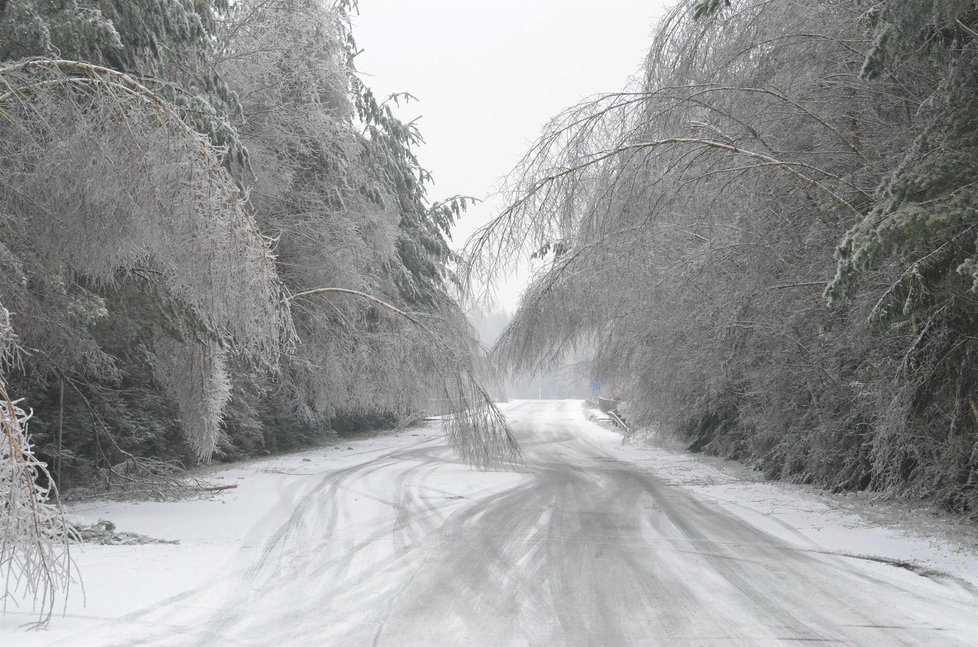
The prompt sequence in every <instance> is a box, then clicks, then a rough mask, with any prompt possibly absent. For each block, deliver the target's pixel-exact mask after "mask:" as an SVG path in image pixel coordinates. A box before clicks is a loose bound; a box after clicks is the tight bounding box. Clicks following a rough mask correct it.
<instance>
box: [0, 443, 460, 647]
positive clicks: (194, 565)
mask: <svg viewBox="0 0 978 647" xmlns="http://www.w3.org/2000/svg"><path fill="white" fill-rule="evenodd" d="M441 437H442V434H441V431H440V430H438V429H435V428H432V427H430V426H427V427H422V428H412V429H406V430H403V431H400V432H389V433H386V434H384V433H381V434H378V435H373V436H369V437H360V438H357V439H355V440H353V439H341V440H339V441H337V444H336V445H333V446H322V447H317V448H314V449H309V450H304V451H299V452H296V453H291V454H284V455H279V456H275V457H271V458H265V459H252V460H249V461H247V462H242V463H235V464H232V465H224V466H212V467H208V468H205V469H203V470H200V471H196V472H195V473H194V474H193V475H192V476H196V477H201V476H203V477H205V478H207V479H208V480H210V481H212V482H213V483H214V484H215V485H232V484H233V485H236V486H237V487H235V488H233V489H227V490H224V491H221V492H217V493H215V494H213V495H211V496H205V497H200V498H193V499H187V500H181V501H162V502H145V501H144V502H140V501H93V502H85V503H77V504H69V505H68V506H66V509H67V513H68V515H69V518H70V519H71V520H72V521H73V522H77V523H84V524H92V523H95V522H97V521H99V520H102V519H105V520H109V521H111V522H112V523H113V524H115V527H116V529H117V530H118V531H120V532H135V533H139V534H143V535H147V536H149V537H153V538H157V539H164V540H177V541H178V542H179V543H178V544H144V545H130V546H112V545H109V546H104V545H92V544H80V545H79V544H75V545H73V546H72V549H71V550H72V557H73V559H74V561H75V564H76V566H77V568H78V572H80V573H81V577H82V582H81V583H80V584H79V585H76V586H74V587H73V590H72V591H71V592H70V595H69V597H68V600H67V603H66V604H65V605H64V607H63V608H64V615H62V614H61V613H60V611H61V608H59V607H56V609H55V616H54V617H53V618H52V620H51V623H50V625H49V626H48V627H47V628H46V629H42V630H36V631H25V630H24V629H23V626H24V625H26V624H28V623H31V622H33V621H34V620H36V618H37V614H36V612H34V611H33V610H32V608H31V605H30V601H24V600H20V601H18V600H14V599H12V600H9V601H8V602H7V612H6V613H5V614H2V615H0V645H3V647H13V646H14V645H24V646H42V645H50V644H55V643H61V642H63V641H69V642H70V639H71V637H72V636H76V635H79V634H81V635H84V632H86V631H88V630H90V629H92V628H94V627H95V626H97V625H99V624H100V623H102V622H105V621H112V620H114V619H118V620H123V619H128V624H129V626H135V625H138V622H139V621H138V620H137V621H136V622H133V618H134V617H135V616H140V615H142V614H145V613H148V612H150V611H151V610H152V609H154V608H155V607H157V606H159V605H160V604H161V603H162V602H163V601H169V602H170V603H171V604H172V603H173V601H174V598H178V597H180V596H182V595H184V594H185V593H186V592H188V591H198V590H202V589H204V588H209V589H211V590H210V591H207V592H206V593H205V594H204V595H195V596H194V598H193V604H194V605H198V606H199V607H201V608H200V609H198V610H199V611H203V610H204V609H203V608H204V607H206V606H208V605H209V603H210V602H213V603H214V604H215V605H216V604H217V603H218V601H219V600H220V599H223V597H224V596H226V594H227V590H226V589H225V588H222V587H221V586H214V583H215V582H220V581H221V580H222V579H226V580H228V582H229V585H230V584H232V583H233V582H234V578H230V577H228V576H229V575H230V574H232V573H236V572H238V571H240V570H241V569H242V568H243V567H245V566H246V564H242V563H240V554H241V551H248V550H251V549H257V548H259V547H260V546H262V545H263V544H264V543H265V541H266V540H267V539H268V536H269V535H270V534H271V533H272V532H274V530H275V529H276V528H277V527H279V526H280V525H281V524H282V523H284V521H285V520H286V519H287V518H288V516H289V514H290V513H291V512H292V509H293V507H294V505H293V504H294V502H295V500H297V499H298V498H300V497H301V496H302V495H303V494H304V493H305V492H306V491H308V490H309V489H310V488H313V487H314V486H315V484H316V482H317V479H318V478H319V477H321V476H322V475H323V474H324V473H328V472H332V471H337V470H342V469H344V468H347V467H350V466H353V465H357V464H360V463H364V462H368V461H370V460H373V459H374V458H376V457H377V456H381V455H383V454H385V453H387V452H390V451H392V450H396V449H403V448H405V447H409V446H412V445H416V444H422V443H425V442H431V441H435V440H439V439H441ZM205 585H206V587H205ZM83 589H84V590H83ZM177 604H179V602H177ZM190 611H192V610H190V609H188V612H190ZM114 638H117V639H119V640H121V641H123V643H124V642H125V635H116V636H114ZM81 640H82V641H81V642H76V643H74V644H79V645H87V644H89V643H86V642H84V640H85V639H81Z"/></svg>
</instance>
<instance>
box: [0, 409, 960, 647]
mask: <svg viewBox="0 0 978 647" xmlns="http://www.w3.org/2000/svg"><path fill="white" fill-rule="evenodd" d="M517 406H519V403H513V404H510V405H506V406H504V409H509V408H512V407H517ZM559 411H560V412H561V413H562V415H564V414H567V412H571V413H570V414H568V415H570V416H571V418H572V427H573V433H574V434H575V435H577V436H579V437H580V440H581V441H583V442H585V443H587V444H588V445H590V446H593V447H595V448H597V449H598V450H599V451H600V452H604V453H606V454H607V455H608V457H609V458H613V459H615V460H619V461H623V462H627V463H633V464H635V465H638V466H640V467H641V468H643V469H645V470H648V471H650V472H652V473H653V474H654V475H655V476H656V477H657V478H658V479H660V480H662V481H665V482H666V483H667V484H668V485H670V486H673V487H676V488H680V489H682V490H686V491H689V492H692V493H694V494H695V496H696V497H698V498H699V499H701V500H703V501H705V502H707V503H709V502H714V503H716V504H717V505H719V506H720V507H722V508H723V509H724V510H726V511H728V512H730V513H732V514H734V515H736V516H737V517H740V518H742V519H744V520H746V521H747V522H749V523H750V524H752V525H754V526H755V527H757V528H759V529H760V530H763V531H764V532H766V533H769V534H772V535H774V536H776V537H779V538H781V539H783V540H784V541H785V542H787V543H788V544H790V545H792V546H797V547H799V548H802V549H804V550H806V551H811V552H814V553H818V552H821V551H824V552H826V553H836V554H847V555H853V556H869V557H881V558H886V559H891V560H898V561H903V562H912V563H913V564H915V565H916V566H917V567H919V568H921V569H924V570H927V571H934V573H927V575H928V577H927V578H923V577H919V576H917V575H911V574H910V573H907V574H906V579H905V581H906V582H909V583H911V584H912V583H913V582H914V581H915V580H914V578H918V579H919V580H920V582H921V586H924V585H925V584H926V582H927V580H928V579H930V580H937V579H942V578H944V577H945V576H946V577H949V578H953V580H952V581H953V582H954V583H957V584H956V586H957V587H958V588H957V589H955V588H954V587H953V586H952V588H951V589H948V590H951V591H954V590H959V591H960V593H959V594H958V599H959V602H961V603H964V604H970V599H971V598H969V597H968V596H969V595H973V592H974V591H975V590H978V554H976V552H975V551H974V550H968V549H967V547H962V546H960V545H952V544H950V543H948V542H947V541H944V540H942V539H939V538H935V537H931V536H928V535H927V534H925V532H924V531H925V530H926V529H921V528H909V529H901V528H897V527H881V526H879V525H877V524H875V523H871V522H870V521H868V520H867V519H866V518H864V517H862V516H860V515H858V514H855V513H853V512H850V511H846V510H842V509H840V508H839V506H838V505H836V504H834V503H831V502H830V501H827V498H826V497H821V496H819V495H818V494H817V493H814V492H813V491H811V490H810V489H806V488H802V487H797V486H790V485H784V484H771V483H763V482H757V481H756V480H753V478H751V477H750V475H749V474H745V473H744V472H743V471H742V470H741V471H738V470H737V469H730V468H728V467H726V466H724V465H722V464H719V463H718V461H715V460H710V459H706V460H704V459H703V458H702V457H698V456H693V455H689V454H685V453H682V452H678V451H675V450H673V449H667V448H664V447H652V446H623V445H622V443H621V436H620V434H618V433H617V432H615V431H612V430H609V429H607V428H605V427H603V426H602V425H600V424H596V423H589V422H586V421H585V420H584V418H585V416H586V415H587V413H586V412H585V411H584V410H583V409H582V408H580V409H579V408H577V407H571V406H562V407H561V408H560V409H559ZM578 411H579V413H577V412H578ZM348 447H351V448H352V449H348ZM346 475H349V477H350V478H346ZM745 476H746V478H744V477H745ZM209 478H211V479H214V480H215V482H216V483H217V484H237V485H238V487H237V488H236V489H232V490H227V491H224V492H222V493H219V494H217V495H215V496H213V497H211V498H207V499H200V500H188V501H180V502H161V503H150V502H144V503H120V502H104V503H88V504H83V505H75V506H72V507H71V508H70V510H69V512H70V514H71V515H72V516H73V517H74V518H76V519H79V520H83V521H84V522H86V523H93V522H95V521H98V520H99V519H108V520H110V521H112V522H113V523H114V524H115V525H116V528H117V530H119V531H129V532H138V533H142V534H145V535H148V536H151V537H156V538H161V539H176V540H179V542H180V543H179V544H178V545H162V544H149V545H134V546H95V545H84V546H78V547H75V548H74V549H73V554H74V557H75V560H76V562H77V565H78V568H79V570H80V571H81V573H82V575H83V578H84V588H85V595H84V597H83V596H82V595H81V590H80V589H78V588H76V590H75V591H73V594H72V596H71V597H70V598H69V600H68V602H67V606H66V609H65V615H64V616H60V615H58V616H56V617H55V618H54V619H53V620H52V621H51V623H50V626H49V627H48V628H47V629H44V630H38V631H26V630H24V629H22V628H21V625H24V624H25V623H29V622H31V621H33V620H35V619H36V615H35V614H34V613H33V612H32V610H31V609H30V608H29V605H27V603H24V604H25V606H23V607H22V608H13V607H11V606H10V605H8V611H7V613H6V614H5V615H3V616H0V645H2V646H3V647H18V646H42V645H43V646H47V645H80V646H82V647H85V646H89V645H91V646H96V645H99V646H101V645H129V644H153V645H170V644H206V645H223V644H269V643H262V642H261V639H260V638H256V637H260V636H268V637H269V638H268V639H269V640H271V637H272V636H277V640H276V642H278V643H280V644H324V645H332V644H335V645H341V644H343V645H345V644H370V643H371V641H370V639H369V636H366V634H369V632H371V631H374V628H373V627H374V626H379V627H380V629H376V631H377V632H378V633H377V634H376V637H375V638H374V640H375V641H376V640H377V638H379V636H380V633H379V632H380V631H381V630H382V629H383V623H384V621H383V620H380V621H378V620H377V615H378V614H379V613H381V612H380V611H379V610H377V609H361V608H358V607H357V602H358V600H361V599H363V598H364V597H370V598H371V599H372V600H374V603H375V606H376V605H377V604H380V602H382V601H387V602H388V606H390V605H393V604H394V603H395V600H397V599H398V598H397V596H398V593H399V592H400V591H401V590H402V589H403V588H404V587H407V586H408V584H409V583H410V581H411V579H412V578H413V577H414V575H413V573H415V572H418V571H420V570H421V569H437V568H438V567H439V566H441V567H443V568H446V565H445V564H441V565H439V564H438V557H437V556H438V551H437V550H436V549H435V548H434V547H433V545H434V544H435V543H437V541H446V540H447V541H451V532H452V531H451V530H446V528H449V529H450V528H455V527H457V528H458V532H463V531H464V530H465V529H466V528H467V527H468V526H466V525H465V524H469V523H476V524H477V523H478V522H479V517H478V514H482V513H477V515H476V516H475V517H473V518H467V519H463V518H462V513H463V512H464V511H465V510H466V509H467V506H470V505H472V504H473V503H474V502H480V501H490V502H491V501H493V500H496V498H498V497H501V496H502V495H505V494H506V493H509V492H514V491H517V490H518V488H519V487H521V486H525V485H526V484H527V483H528V482H529V480H530V479H531V478H532V475H528V474H527V473H514V472H479V471H475V470H471V469H469V468H467V467H465V466H463V465H460V464H458V462H457V461H455V460H453V458H452V456H451V454H450V453H449V452H448V451H447V450H446V449H445V448H444V446H443V441H442V439H441V435H440V432H439V431H437V430H436V429H428V428H426V429H421V430H417V429H415V430H407V431H404V432H401V433H399V434H393V435H386V436H379V437H375V438H369V439H364V440H357V441H352V442H342V443H341V444H340V445H338V446H336V447H334V448H319V449H315V450H310V451H305V452H299V453H295V454H290V455H286V456H280V457H276V458H270V459H267V460H256V461H252V462H248V463H244V464H239V465H235V466H231V467H228V468H226V469H220V470H217V471H214V472H212V473H210V474H209ZM491 511H492V508H491V507H489V508H486V514H488V513H489V512H491ZM545 518H546V517H545V516H541V517H540V519H541V520H543V519H545ZM453 523H455V525H453ZM540 523H542V521H541V522H540ZM528 528H529V530H528V531H524V534H527V533H532V532H534V530H533V527H528ZM971 538H973V539H976V540H978V533H973V534H972V535H971ZM517 539H519V538H517ZM476 545H478V544H476ZM422 546H424V547H429V548H431V549H428V548H425V549H423V550H422V549H417V550H412V549H415V548H418V547H422ZM268 551H272V552H273V553H274V554H270V553H269V552H268ZM527 554H528V555H530V556H532V554H531V553H527ZM286 555H287V556H288V558H287V561H276V560H284V559H285V558H284V557H283V556H286ZM297 556H298V557H297ZM853 561H854V562H856V561H858V562H859V563H860V564H862V565H863V566H868V567H869V568H870V569H873V568H876V567H878V568H879V569H892V568H893V567H891V566H885V565H882V564H879V565H874V564H872V563H867V562H866V561H865V560H863V559H858V558H857V557H854V558H853ZM515 566H518V564H516V565H514V567H515ZM918 572H920V571H918ZM888 577H889V576H888ZM327 580H328V582H327ZM320 581H322V583H321V584H318V582H320ZM295 582H299V583H300V584H299V585H295V586H293V583H295ZM337 583H342V584H343V585H342V586H338V585H337ZM317 586H321V589H315V588H313V589H312V590H310V587H317ZM378 588H380V589H384V590H378ZM324 600H328V602H324ZM419 604H420V602H419ZM327 606H328V609H329V612H330V617H329V619H328V623H326V624H327V625H328V626H335V627H336V631H335V634H331V635H335V636H344V635H356V636H360V635H361V634H360V633H356V632H358V631H359V632H361V633H364V632H366V633H364V635H365V636H366V637H365V638H364V641H363V642H356V643H345V642H331V641H330V640H328V639H327V638H326V637H323V638H320V639H319V640H316V639H314V638H311V637H310V636H316V635H319V636H323V634H321V633H320V634H316V633H309V634H302V633H301V632H302V631H303V630H305V627H304V625H305V623H306V619H308V618H310V617H311V616H314V615H317V614H323V613H326V608H327ZM244 609H247V610H248V611H247V613H245V612H244V611H243V610H244ZM976 611H978V609H976ZM263 613H264V614H265V615H264V616H263ZM266 616H267V617H266ZM447 621H448V620H446V622H447ZM935 622H938V620H936V619H935ZM976 622H978V620H976ZM269 623H275V624H276V626H275V627H271V628H270V627H269V626H268V625H269ZM323 624H324V623H323V620H322V618H319V624H317V625H315V626H314V627H313V626H310V627H308V630H309V631H310V632H313V631H314V630H315V631H319V632H321V631H322V625H323ZM279 625H280V626H279ZM222 627H227V628H228V631H229V632H230V631H232V630H233V631H235V632H237V633H235V634H234V636H235V637H236V638H235V640H234V642H233V643H232V641H231V640H230V639H228V640H227V641H225V640H223V637H224V636H225V634H223V633H221V628H222ZM461 629H462V628H461V627H460V631H461ZM249 632H251V633H249ZM227 636H231V634H230V633H228V634H227ZM249 636H251V640H250V641H249ZM976 638H978V629H976ZM256 640H257V642H256ZM487 640H488V639H487ZM432 644H434V643H432ZM487 644H488V642H487ZM494 644H496V643H494ZM500 644H502V643H500ZM538 644H541V643H538ZM543 644H546V643H543ZM738 644H739V643H738ZM765 644H767V643H765ZM935 644H936V643H935ZM976 644H978V642H976Z"/></svg>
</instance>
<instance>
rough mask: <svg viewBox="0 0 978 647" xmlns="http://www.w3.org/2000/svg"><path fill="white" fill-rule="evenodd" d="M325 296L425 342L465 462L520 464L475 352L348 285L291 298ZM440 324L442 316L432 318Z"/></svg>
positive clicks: (452, 438)
mask: <svg viewBox="0 0 978 647" xmlns="http://www.w3.org/2000/svg"><path fill="white" fill-rule="evenodd" d="M326 294H343V295H347V296H352V297H356V298H358V299H362V300H364V301H367V302H368V303H370V304H372V305H375V306H379V307H381V308H383V309H384V310H386V311H388V312H391V313H393V314H394V315H396V316H397V317H398V318H400V319H403V320H405V321H407V322H408V323H410V324H411V326H412V327H413V328H414V329H416V330H417V331H419V332H420V333H421V334H422V335H423V336H424V338H425V339H426V340H427V342H428V344H427V350H426V354H427V355H428V356H429V360H430V361H431V362H432V363H433V364H434V365H435V366H436V367H437V369H438V370H439V371H440V372H441V373H442V375H441V376H440V379H438V380H436V381H437V382H438V383H439V384H440V387H438V388H439V389H440V391H441V392H442V394H443V395H444V397H445V399H447V400H448V401H449V403H450V408H451V414H450V415H448V416H446V417H445V418H444V419H443V423H444V426H445V432H446V435H447V437H448V440H449V442H450V444H451V445H452V447H453V448H454V449H455V450H456V451H457V452H458V453H459V455H460V456H461V457H462V458H463V460H465V461H466V462H468V463H470V464H472V465H475V466H477V467H479V468H481V469H490V468H493V467H497V466H500V465H506V464H513V463H519V462H521V460H522V458H521V451H520V448H519V443H518V442H517V441H516V438H515V436H514V435H513V432H512V430H511V429H510V428H509V424H508V423H507V422H506V417H505V416H504V415H503V413H502V412H501V411H500V410H499V408H498V407H497V406H496V404H495V403H494V402H493V399H492V396H491V395H490V394H489V393H488V391H486V389H485V388H484V387H483V386H482V384H481V383H480V381H479V379H478V378H477V377H476V376H475V374H474V372H473V368H472V365H471V355H470V354H469V353H465V352H463V350H462V349H460V348H459V347H458V346H457V345H453V344H452V343H450V341H449V336H450V335H451V334H452V332H451V331H449V330H447V327H446V330H445V331H443V332H438V331H436V330H435V329H434V328H433V327H432V326H430V325H428V324H426V323H425V322H424V321H422V319H421V318H420V317H418V316H417V315H416V314H414V313H410V312H407V311H405V310H403V309H401V308H398V307H397V306H395V305H393V304H391V303H389V302H387V301H385V300H383V299H380V298H378V297H375V296H373V295H371V294H367V293H366V292H361V291H359V290H351V289H348V288H338V287H323V288H312V289H309V290H303V291H301V292H296V293H295V294H292V295H291V296H289V297H288V299H289V301H295V300H297V299H309V298H311V297H315V296H320V295H326ZM433 321H435V322H436V323H437V322H439V319H437V318H436V319H434V320H433Z"/></svg>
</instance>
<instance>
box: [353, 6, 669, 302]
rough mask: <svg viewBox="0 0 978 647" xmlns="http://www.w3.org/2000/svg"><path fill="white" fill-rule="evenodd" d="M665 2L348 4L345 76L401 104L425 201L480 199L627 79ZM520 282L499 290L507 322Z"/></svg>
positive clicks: (494, 208)
mask: <svg viewBox="0 0 978 647" xmlns="http://www.w3.org/2000/svg"><path fill="white" fill-rule="evenodd" d="M672 4H674V2H673V0H668V1H667V0H601V1H599V0H360V15H359V17H358V18H356V32H355V33H356V37H357V44H358V45H359V46H360V48H361V49H363V50H364V51H363V53H362V54H360V56H359V57H358V58H357V67H358V69H359V70H360V71H361V72H362V73H363V75H364V79H365V80H366V82H367V84H368V85H369V86H370V87H371V88H372V89H373V90H374V92H375V94H376V95H377V96H378V97H384V96H387V95H388V94H390V93H392V92H401V91H404V92H410V93H411V94H413V95H414V96H415V97H417V98H418V101H417V102H416V103H413V104H411V105H410V106H408V107H406V108H403V109H402V110H401V111H400V112H399V116H401V118H402V119H405V120H410V119H413V118H414V117H418V116H420V117H421V120H420V121H419V122H418V126H419V128H420V129H421V133H422V135H423V136H424V138H425V140H426V142H427V144H426V145H425V147H424V148H422V149H421V151H420V158H421V162H422V164H423V165H424V166H425V167H426V168H428V169H429V170H430V171H431V172H432V174H433V176H434V182H435V184H434V186H433V188H432V190H431V192H430V194H429V197H430V198H431V199H432V200H437V199H440V198H444V197H448V196H452V195H455V194H464V195H471V196H474V197H477V198H487V197H489V196H491V194H492V193H493V192H494V191H495V190H496V188H497V186H498V183H499V180H500V178H502V176H504V175H505V174H506V173H507V172H508V171H509V170H510V169H511V168H512V167H513V165H514V164H515V163H516V162H517V161H518V160H519V159H520V157H522V155H523V153H524V152H525V151H526V150H527V148H528V147H529V145H530V144H531V143H532V142H533V140H535V139H536V137H537V135H538V134H539V133H540V130H541V128H542V127H543V125H544V124H545V123H546V121H547V120H548V119H549V118H550V117H552V116H553V115H555V114H556V113H557V112H559V111H560V110H561V109H563V108H565V107H567V106H570V105H572V104H575V103H577V102H578V101H580V100H581V99H583V98H584V97H586V96H588V95H591V94H596V93H599V92H610V91H616V90H620V89H621V88H622V87H624V85H625V84H626V83H627V81H628V79H629V77H631V76H635V75H636V74H638V72H639V69H640V67H641V64H642V61H643V59H644V57H645V53H646V50H647V48H648V46H649V43H650V39H651V33H652V28H653V24H654V22H655V20H656V18H657V17H659V16H661V15H662V14H663V13H664V11H665V7H666V6H669V5H672ZM502 206H503V205H501V204H500V201H499V200H493V199H489V200H487V201H486V202H485V203H483V204H481V205H476V206H474V207H472V209H471V210H470V211H469V212H468V213H467V214H466V215H465V217H464V218H463V219H462V221H461V222H460V223H459V225H458V226H457V227H456V229H455V232H454V246H455V247H461V245H462V244H463V243H464V241H465V239H466V238H467V237H468V236H469V235H470V234H471V233H472V232H473V231H474V230H475V228H476V227H478V226H479V225H481V224H482V223H484V222H486V221H487V220H489V219H490V218H492V217H493V216H494V215H496V213H497V212H498V211H499V209H500V208H501V207H502ZM519 282H520V281H518V280H513V281H510V282H509V283H508V284H504V285H501V286H500V289H499V302H500V304H501V305H503V306H504V307H506V308H507V309H508V310H510V311H512V309H513V306H514V304H515V302H516V298H517V296H518V294H519V292H520V291H521V286H520V285H518V283H519Z"/></svg>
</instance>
